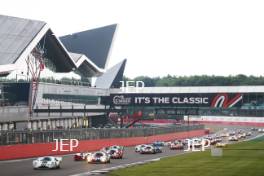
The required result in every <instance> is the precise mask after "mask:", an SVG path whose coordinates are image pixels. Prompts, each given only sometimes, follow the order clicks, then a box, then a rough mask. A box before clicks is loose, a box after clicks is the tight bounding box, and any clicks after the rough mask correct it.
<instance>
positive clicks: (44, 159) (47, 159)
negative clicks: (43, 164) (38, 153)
mask: <svg viewBox="0 0 264 176" xmlns="http://www.w3.org/2000/svg"><path fill="white" fill-rule="evenodd" d="M42 161H51V158H49V157H45V158H43V159H42Z"/></svg>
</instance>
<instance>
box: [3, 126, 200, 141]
mask: <svg viewBox="0 0 264 176" xmlns="http://www.w3.org/2000/svg"><path fill="white" fill-rule="evenodd" d="M199 129H204V125H200V124H199V125H174V126H170V127H156V128H131V129H124V128H120V129H90V128H87V129H68V130H47V131H0V145H13V144H34V143H47V142H54V139H78V140H94V139H108V138H127V137H145V136H153V135H160V134H166V133H175V132H183V131H191V130H199Z"/></svg>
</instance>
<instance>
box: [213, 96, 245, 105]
mask: <svg viewBox="0 0 264 176" xmlns="http://www.w3.org/2000/svg"><path fill="white" fill-rule="evenodd" d="M242 99H243V95H242V94H240V93H239V94H236V95H235V96H234V97H233V98H230V97H229V96H228V94H226V93H222V94H218V95H217V96H215V97H214V99H213V101H212V104H211V107H214V108H231V107H233V106H235V105H236V104H237V103H238V102H240V101H241V100H242Z"/></svg>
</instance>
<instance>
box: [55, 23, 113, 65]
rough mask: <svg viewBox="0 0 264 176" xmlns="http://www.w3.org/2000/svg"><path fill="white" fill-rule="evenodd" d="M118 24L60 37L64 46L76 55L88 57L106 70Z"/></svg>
mask: <svg viewBox="0 0 264 176" xmlns="http://www.w3.org/2000/svg"><path fill="white" fill-rule="evenodd" d="M116 27H117V25H116V24H113V25H109V26H104V27H100V28H96V29H91V30H86V31H82V32H77V33H74V34H70V35H65V36H62V37H60V40H61V41H62V43H63V44H64V46H65V47H66V48H67V49H68V50H69V51H70V52H74V53H81V54H84V55H85V56H86V57H88V58H89V59H90V60H91V61H92V62H93V63H95V64H96V65H97V66H98V67H100V68H103V69H104V68H106V66H107V63H108V55H109V52H110V49H111V46H112V41H113V37H114V34H115V31H116Z"/></svg>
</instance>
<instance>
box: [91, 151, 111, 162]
mask: <svg viewBox="0 0 264 176" xmlns="http://www.w3.org/2000/svg"><path fill="white" fill-rule="evenodd" d="M87 162H88V163H110V155H109V154H107V153H106V152H102V151H99V152H94V153H92V154H91V155H88V156H87Z"/></svg>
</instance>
